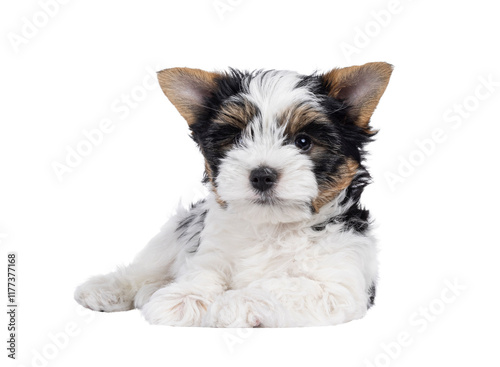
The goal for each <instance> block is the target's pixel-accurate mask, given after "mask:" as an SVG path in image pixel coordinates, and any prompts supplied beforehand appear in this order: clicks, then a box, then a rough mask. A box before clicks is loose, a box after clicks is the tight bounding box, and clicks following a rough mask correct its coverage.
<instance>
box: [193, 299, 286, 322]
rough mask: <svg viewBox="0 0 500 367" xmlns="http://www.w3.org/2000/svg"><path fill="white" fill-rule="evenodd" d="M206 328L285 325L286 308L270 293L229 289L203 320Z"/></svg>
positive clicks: (211, 307) (215, 302)
mask: <svg viewBox="0 0 500 367" xmlns="http://www.w3.org/2000/svg"><path fill="white" fill-rule="evenodd" d="M202 326H207V327H235V328H238V327H240V328H243V327H244V328H247V327H248V328H253V327H280V326H286V322H285V313H284V310H283V309H282V308H281V307H280V306H279V304H278V303H277V302H276V301H275V300H274V299H272V298H271V297H270V296H269V295H268V294H265V293H263V292H261V291H258V290H251V289H242V290H229V291H227V292H225V293H223V294H222V295H220V296H219V297H218V298H217V299H216V300H215V301H214V303H213V304H212V305H211V306H210V308H209V309H208V311H207V313H206V315H205V317H204V318H203V321H202Z"/></svg>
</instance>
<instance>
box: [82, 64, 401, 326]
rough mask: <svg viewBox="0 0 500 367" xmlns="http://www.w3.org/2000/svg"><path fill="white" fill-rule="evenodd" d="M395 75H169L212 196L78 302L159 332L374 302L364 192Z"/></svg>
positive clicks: (324, 321) (337, 312)
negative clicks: (369, 151) (375, 122)
mask: <svg viewBox="0 0 500 367" xmlns="http://www.w3.org/2000/svg"><path fill="white" fill-rule="evenodd" d="M391 72H392V66H391V65H389V64H387V63H383V62H376V63H369V64H365V65H362V66H352V67H347V68H341V69H333V70H331V71H329V72H327V73H325V74H313V75H300V74H297V73H295V72H291V71H277V70H269V71H255V72H241V71H238V70H233V69H231V70H230V71H229V72H224V73H219V72H207V71H203V70H198V69H189V68H174V69H167V70H163V71H160V72H159V73H158V79H159V83H160V86H161V88H162V90H163V92H164V93H165V94H166V96H167V97H168V99H169V100H170V101H171V102H172V104H173V105H174V106H175V107H176V108H177V110H178V111H179V112H180V114H181V115H182V117H184V119H185V120H186V121H187V123H188V125H189V128H190V130H191V133H192V138H193V139H194V141H195V142H196V143H197V145H198V146H199V148H200V150H201V153H202V154H203V156H204V158H205V178H204V182H205V183H206V185H208V188H209V189H210V193H209V195H208V197H206V198H205V199H204V200H202V201H200V202H198V203H196V204H194V205H192V207H191V208H190V209H189V210H185V209H183V210H181V211H180V212H178V213H177V214H176V215H175V216H173V217H172V218H171V219H170V220H169V221H168V222H167V223H166V224H165V226H164V227H163V228H162V229H161V232H160V233H159V234H158V235H157V236H156V237H154V238H153V239H152V240H151V242H150V243H149V244H148V245H147V247H146V248H145V249H144V250H143V251H142V252H141V253H139V255H138V256H137V258H136V259H135V260H134V261H133V262H132V263H131V264H130V265H129V266H127V267H125V268H120V269H118V270H117V271H115V272H113V273H110V274H107V275H103V276H97V277H94V278H91V279H90V280H89V281H87V282H86V283H84V284H82V285H81V286H79V287H78V288H77V290H76V292H75V298H76V300H77V301H78V302H79V303H80V304H81V305H83V306H85V307H88V308H90V309H92V310H96V311H107V312H111V311H125V310H130V309H133V308H139V309H141V310H142V313H143V315H144V317H145V318H146V319H147V320H148V321H149V322H150V323H152V324H164V325H175V326H210V327H256V326H261V327H290V326H313V325H333V324H339V323H343V322H347V321H350V320H354V319H358V318H361V317H363V316H364V315H365V313H366V311H367V309H368V308H370V306H371V305H373V302H374V297H375V289H376V283H377V259H376V257H377V250H376V243H375V240H374V238H373V237H372V234H371V230H370V219H369V214H368V211H367V210H366V209H364V208H363V207H362V206H361V204H360V196H361V193H362V191H363V189H364V187H365V186H366V185H367V184H368V183H369V181H370V175H369V174H368V172H367V170H366V169H365V167H364V166H363V158H364V146H365V144H366V143H367V142H369V141H370V140H372V137H373V135H374V134H375V131H374V130H372V128H371V127H370V125H369V122H370V118H371V116H372V113H373V111H374V110H375V107H376V106H377V104H378V102H379V99H380V97H381V96H382V94H383V93H384V91H385V89H386V86H387V84H388V82H389V78H390V75H391Z"/></svg>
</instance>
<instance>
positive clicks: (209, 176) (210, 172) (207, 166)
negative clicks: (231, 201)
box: [205, 160, 227, 208]
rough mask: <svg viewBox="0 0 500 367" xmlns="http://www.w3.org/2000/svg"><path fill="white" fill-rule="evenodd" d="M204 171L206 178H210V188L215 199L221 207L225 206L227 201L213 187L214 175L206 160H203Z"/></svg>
mask: <svg viewBox="0 0 500 367" xmlns="http://www.w3.org/2000/svg"><path fill="white" fill-rule="evenodd" d="M205 172H206V174H207V176H208V179H209V180H210V184H211V185H210V186H211V188H212V191H213V193H214V194H215V201H216V202H217V203H218V204H219V205H220V206H221V207H223V208H225V207H226V206H227V203H226V202H225V201H224V200H222V199H221V197H220V196H219V193H218V192H217V188H216V187H215V182H214V177H213V174H212V170H211V169H210V165H209V164H208V162H207V160H205Z"/></svg>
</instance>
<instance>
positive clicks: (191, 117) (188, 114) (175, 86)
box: [158, 68, 221, 125]
mask: <svg viewBox="0 0 500 367" xmlns="http://www.w3.org/2000/svg"><path fill="white" fill-rule="evenodd" d="M220 76H221V74H218V73H213V72H208V71H204V70H200V69H190V68H172V69H165V70H162V71H159V72H158V81H159V82H160V86H161V89H162V90H163V93H165V95H166V96H167V97H168V99H169V100H170V102H172V104H173V105H174V106H175V108H177V111H179V113H180V114H181V115H182V117H184V118H185V119H186V121H187V123H188V124H189V125H191V124H193V123H194V122H195V121H196V118H197V116H198V115H199V114H200V112H202V110H203V106H204V103H205V100H206V98H209V97H210V96H211V95H212V94H213V93H214V91H215V89H216V88H217V83H216V79H217V78H218V77H220Z"/></svg>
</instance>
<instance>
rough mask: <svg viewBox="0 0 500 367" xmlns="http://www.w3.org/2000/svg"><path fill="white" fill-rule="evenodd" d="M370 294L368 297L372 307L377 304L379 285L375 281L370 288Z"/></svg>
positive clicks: (369, 305)
mask: <svg viewBox="0 0 500 367" xmlns="http://www.w3.org/2000/svg"><path fill="white" fill-rule="evenodd" d="M368 295H369V297H370V298H368V306H367V307H368V308H371V307H372V306H373V305H374V304H375V296H376V295H377V286H376V285H375V283H372V285H371V286H370V288H369V289H368Z"/></svg>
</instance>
